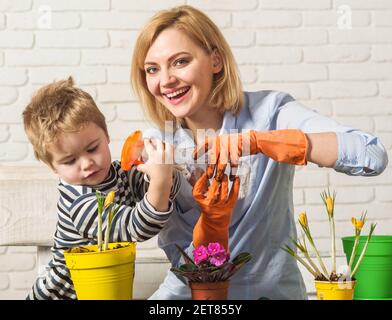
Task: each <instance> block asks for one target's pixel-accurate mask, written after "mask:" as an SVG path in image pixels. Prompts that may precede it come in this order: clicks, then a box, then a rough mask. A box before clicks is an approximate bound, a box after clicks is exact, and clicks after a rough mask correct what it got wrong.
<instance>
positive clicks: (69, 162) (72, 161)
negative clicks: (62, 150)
mask: <svg viewBox="0 0 392 320" xmlns="http://www.w3.org/2000/svg"><path fill="white" fill-rule="evenodd" d="M74 163H75V159H71V160H68V161H67V162H64V164H65V165H68V166H69V165H71V164H74Z"/></svg>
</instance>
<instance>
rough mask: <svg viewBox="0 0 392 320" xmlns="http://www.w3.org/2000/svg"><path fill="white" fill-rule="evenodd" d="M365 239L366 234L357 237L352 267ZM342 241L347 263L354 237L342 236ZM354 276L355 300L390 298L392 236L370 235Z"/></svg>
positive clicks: (391, 292)
mask: <svg viewBox="0 0 392 320" xmlns="http://www.w3.org/2000/svg"><path fill="white" fill-rule="evenodd" d="M366 239H367V236H361V237H360V238H359V243H358V246H357V249H356V253H355V258H354V263H353V265H352V268H354V267H355V264H356V262H357V261H358V259H359V256H360V255H361V252H362V249H363V247H364V245H365V242H366ZM342 241H343V250H344V253H345V254H346V258H347V263H348V262H349V261H350V257H351V252H352V249H353V246H354V241H355V237H344V238H342ZM354 277H355V278H356V280H357V285H356V286H355V290H354V299H355V300H392V236H375V235H373V236H372V238H371V240H370V242H369V245H368V247H367V250H366V253H365V256H364V257H363V260H362V262H361V264H360V266H359V268H358V270H357V272H356V274H355V275H354Z"/></svg>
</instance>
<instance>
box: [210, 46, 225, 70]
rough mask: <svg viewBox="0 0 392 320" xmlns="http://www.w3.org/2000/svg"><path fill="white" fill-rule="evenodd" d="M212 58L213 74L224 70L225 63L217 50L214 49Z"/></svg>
mask: <svg viewBox="0 0 392 320" xmlns="http://www.w3.org/2000/svg"><path fill="white" fill-rule="evenodd" d="M211 57H212V72H213V73H214V74H216V73H219V72H221V70H222V68H223V62H222V57H221V55H220V54H219V52H218V50H217V49H214V51H213V52H212V54H211Z"/></svg>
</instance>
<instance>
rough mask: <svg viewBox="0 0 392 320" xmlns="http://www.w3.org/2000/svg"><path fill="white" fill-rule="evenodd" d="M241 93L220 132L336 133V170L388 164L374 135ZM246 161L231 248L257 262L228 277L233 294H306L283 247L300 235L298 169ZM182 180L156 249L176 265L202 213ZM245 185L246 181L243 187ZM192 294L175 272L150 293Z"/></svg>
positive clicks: (375, 169) (278, 100)
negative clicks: (236, 107) (296, 210)
mask: <svg viewBox="0 0 392 320" xmlns="http://www.w3.org/2000/svg"><path fill="white" fill-rule="evenodd" d="M244 94H245V105H244V108H243V109H242V111H241V113H240V114H239V115H238V116H233V115H232V114H231V113H228V112H226V114H225V116H224V120H223V125H222V128H221V133H224V132H226V133H228V132H230V130H232V129H237V130H238V131H242V130H244V131H247V130H250V129H253V130H258V131H265V130H276V129H294V128H296V129H300V130H302V131H304V132H305V133H312V132H313V133H315V132H331V131H333V132H336V134H337V140H338V160H337V161H336V163H335V166H334V169H335V170H336V171H338V172H342V173H346V174H348V175H358V176H369V175H378V174H380V173H381V172H382V171H383V170H384V169H385V167H386V165H387V163H388V158H387V154H386V152H385V149H384V147H383V146H382V144H381V142H380V140H379V139H378V138H377V137H374V136H373V135H371V134H368V133H365V132H362V131H360V130H357V129H353V128H350V127H346V126H342V125H340V124H338V123H337V122H336V121H334V120H332V119H330V118H327V117H325V116H322V115H320V114H318V113H317V112H315V111H313V110H310V109H308V108H306V107H304V106H302V105H301V104H300V103H298V102H296V101H295V100H294V99H293V98H292V97H291V96H290V95H288V94H285V93H282V92H277V91H259V92H245V93H244ZM178 130H183V129H181V128H179V129H178ZM176 137H177V141H174V143H176V144H181V143H183V142H184V141H185V140H187V139H188V140H189V141H191V143H193V140H192V139H191V138H190V137H189V136H187V135H186V134H179V135H176ZM178 137H180V138H179V140H180V141H178ZM189 141H188V142H189ZM242 165H243V166H244V167H248V169H249V170H248V173H247V178H248V181H247V188H246V189H247V190H245V196H242V197H239V199H238V201H237V204H236V206H235V208H234V211H233V216H232V222H231V225H230V230H229V235H230V236H229V247H230V251H231V257H235V256H236V255H237V254H239V253H241V252H244V251H246V252H250V253H251V254H252V260H251V261H250V262H248V263H247V264H246V265H245V266H244V267H243V268H242V269H241V270H240V271H239V272H238V273H237V274H236V275H235V276H234V277H233V278H232V279H231V281H230V288H229V299H259V298H260V297H267V298H269V299H306V298H307V296H306V290H305V285H304V282H303V279H302V276H301V273H300V271H299V269H298V266H297V264H296V260H295V259H294V258H293V257H291V256H290V255H289V254H287V253H286V252H285V251H283V250H282V249H281V247H282V246H283V245H284V244H289V243H291V242H290V238H293V237H294V238H295V237H296V226H295V220H294V215H293V211H294V210H293V209H294V205H293V180H294V171H295V167H294V166H293V165H290V164H284V163H279V162H276V161H274V160H272V159H270V158H268V157H266V156H264V155H262V154H258V155H253V156H247V157H244V159H242ZM365 168H366V169H365ZM183 180H184V181H182V185H181V190H180V192H179V194H178V196H177V198H176V200H175V208H176V209H175V212H173V214H172V217H171V218H170V220H169V221H168V222H167V224H166V225H165V227H164V228H163V229H162V231H161V232H160V233H159V236H158V237H159V238H158V244H159V247H160V248H162V249H163V250H164V251H165V253H166V254H167V256H168V258H169V260H170V261H171V263H172V265H178V264H180V255H179V253H178V251H177V249H176V248H175V244H179V245H180V246H182V247H183V248H184V249H186V250H187V251H188V252H191V250H192V249H193V246H192V232H193V227H194V225H195V223H196V221H197V220H198V218H199V215H200V209H199V208H198V206H197V204H196V202H195V200H194V199H193V197H192V186H191V185H190V184H189V183H188V182H187V180H186V178H185V177H183ZM242 180H244V179H242ZM358 182H359V183H360V181H358ZM241 188H244V186H243V185H241ZM240 193H241V191H240ZM243 193H244V192H243ZM190 298H191V293H190V289H189V288H188V286H187V284H186V282H184V280H183V279H179V278H178V277H177V276H176V275H174V274H173V273H172V272H170V271H168V274H167V276H166V278H165V280H164V282H163V283H162V284H161V285H160V287H159V289H158V290H157V291H156V292H155V293H154V294H153V295H152V296H151V297H150V299H190Z"/></svg>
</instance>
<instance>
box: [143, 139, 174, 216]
mask: <svg viewBox="0 0 392 320" xmlns="http://www.w3.org/2000/svg"><path fill="white" fill-rule="evenodd" d="M144 148H145V151H146V153H147V156H148V160H147V161H146V162H145V163H144V164H139V165H138V166H137V170H138V171H140V172H143V173H145V174H147V175H148V177H149V178H150V185H149V187H148V192H147V199H148V201H149V202H150V204H151V205H152V206H153V207H154V208H155V209H156V210H158V211H167V210H168V204H169V196H170V190H171V188H172V184H173V167H174V147H173V146H172V145H171V144H169V143H164V142H162V141H161V140H158V139H145V140H144Z"/></svg>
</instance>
